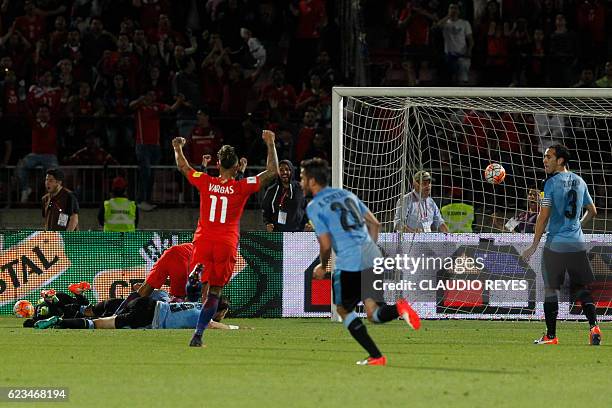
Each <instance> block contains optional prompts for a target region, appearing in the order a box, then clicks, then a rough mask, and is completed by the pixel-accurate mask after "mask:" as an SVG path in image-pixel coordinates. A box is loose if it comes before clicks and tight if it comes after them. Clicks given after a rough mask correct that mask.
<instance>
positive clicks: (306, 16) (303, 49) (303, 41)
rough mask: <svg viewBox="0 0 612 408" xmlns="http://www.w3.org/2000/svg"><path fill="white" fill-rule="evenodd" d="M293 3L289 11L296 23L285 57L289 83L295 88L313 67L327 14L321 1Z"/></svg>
mask: <svg viewBox="0 0 612 408" xmlns="http://www.w3.org/2000/svg"><path fill="white" fill-rule="evenodd" d="M295 3H297V4H294V2H291V3H289V10H290V11H291V14H293V16H294V17H296V19H297V21H296V27H295V33H294V35H293V38H292V40H291V46H290V47H289V55H288V56H287V68H288V72H289V74H290V77H289V78H288V81H289V83H291V84H292V85H293V86H295V87H297V86H301V83H300V82H301V81H302V79H304V77H305V76H306V73H307V72H308V70H309V69H310V67H312V66H313V60H314V59H315V56H316V55H317V45H318V40H319V38H320V37H321V29H323V28H324V27H325V26H326V25H327V13H326V11H325V2H324V1H323V0H299V1H297V2H295Z"/></svg>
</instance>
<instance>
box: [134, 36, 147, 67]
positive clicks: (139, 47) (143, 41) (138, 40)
mask: <svg viewBox="0 0 612 408" xmlns="http://www.w3.org/2000/svg"><path fill="white" fill-rule="evenodd" d="M132 47H133V48H134V50H133V51H134V53H136V55H138V58H139V59H140V60H141V61H142V60H144V58H145V56H146V54H147V52H148V50H149V43H148V42H147V37H146V35H145V32H144V30H142V29H136V30H134V36H133V37H132Z"/></svg>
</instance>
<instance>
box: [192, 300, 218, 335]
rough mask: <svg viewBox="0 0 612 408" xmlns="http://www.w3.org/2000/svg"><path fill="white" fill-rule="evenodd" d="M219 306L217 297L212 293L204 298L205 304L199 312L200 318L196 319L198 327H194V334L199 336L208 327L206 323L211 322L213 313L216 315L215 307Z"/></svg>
mask: <svg viewBox="0 0 612 408" xmlns="http://www.w3.org/2000/svg"><path fill="white" fill-rule="evenodd" d="M218 306H219V296H217V295H215V294H214V293H209V294H208V297H207V298H206V303H205V304H204V306H203V307H202V310H201V311H200V317H199V318H198V325H197V326H196V330H195V334H197V335H198V336H201V335H202V333H203V332H204V329H206V327H207V326H208V323H210V321H211V320H212V318H213V316H214V315H215V313H217V307H218Z"/></svg>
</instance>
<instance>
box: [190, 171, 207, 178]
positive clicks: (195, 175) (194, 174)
mask: <svg viewBox="0 0 612 408" xmlns="http://www.w3.org/2000/svg"><path fill="white" fill-rule="evenodd" d="M202 174H204V173H202V172H201V171H194V172H193V175H192V177H193V178H198V177H201V176H202Z"/></svg>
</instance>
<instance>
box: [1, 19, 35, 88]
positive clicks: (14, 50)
mask: <svg viewBox="0 0 612 408" xmlns="http://www.w3.org/2000/svg"><path fill="white" fill-rule="evenodd" d="M7 39H8V41H7ZM0 43H1V44H3V45H4V49H5V54H6V56H7V57H9V58H10V60H11V62H12V69H13V70H15V73H17V78H29V77H30V62H31V60H30V54H29V51H30V49H31V48H32V44H31V43H30V42H29V41H28V40H26V39H25V37H24V36H23V35H21V33H20V32H19V31H9V32H8V33H7V34H6V36H4V38H2V39H0Z"/></svg>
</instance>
